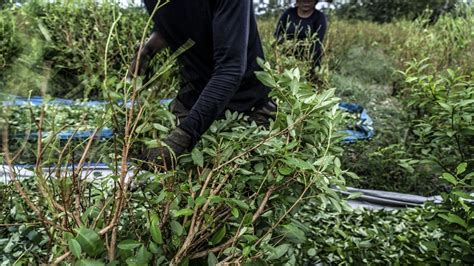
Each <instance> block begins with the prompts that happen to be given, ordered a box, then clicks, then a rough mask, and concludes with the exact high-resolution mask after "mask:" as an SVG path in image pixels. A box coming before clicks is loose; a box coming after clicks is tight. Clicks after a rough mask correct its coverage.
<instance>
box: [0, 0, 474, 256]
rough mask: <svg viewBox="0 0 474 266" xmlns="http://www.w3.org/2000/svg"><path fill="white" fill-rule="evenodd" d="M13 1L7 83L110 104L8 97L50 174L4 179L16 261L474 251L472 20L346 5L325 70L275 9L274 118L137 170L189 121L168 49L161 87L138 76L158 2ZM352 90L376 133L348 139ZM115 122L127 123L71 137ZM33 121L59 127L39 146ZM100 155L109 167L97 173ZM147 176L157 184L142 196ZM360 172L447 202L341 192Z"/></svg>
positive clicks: (38, 167) (268, 28)
mask: <svg viewBox="0 0 474 266" xmlns="http://www.w3.org/2000/svg"><path fill="white" fill-rule="evenodd" d="M386 2H387V1H385V3H386ZM388 2H390V1H388ZM412 2H416V1H412ZM420 2H421V1H420ZM0 12H1V13H0V27H1V29H2V31H1V32H0V34H1V37H2V38H1V39H0V43H1V44H2V45H1V46H0V51H1V53H0V86H2V91H1V92H2V93H13V94H21V95H25V96H28V95H30V91H31V94H32V95H38V94H42V95H56V96H61V97H68V98H76V97H77V98H80V99H79V100H78V103H80V102H81V101H82V99H83V98H91V97H92V98H101V99H103V100H104V101H107V102H108V104H107V105H104V106H103V107H99V108H88V107H81V106H80V105H77V106H72V107H60V106H54V105H45V106H39V107H33V106H23V107H13V106H9V107H3V109H2V113H1V115H0V128H1V129H3V130H5V129H7V128H8V134H4V135H3V136H4V137H3V138H2V144H4V145H3V146H4V147H3V150H2V154H1V156H0V162H1V163H2V164H7V165H8V164H9V163H10V164H16V163H28V164H32V166H31V168H29V169H28V170H30V174H33V175H34V178H31V179H27V180H18V181H19V182H11V183H10V184H2V185H1V186H0V192H1V193H0V201H1V202H2V203H5V204H2V205H1V206H0V250H1V251H2V252H0V261H2V263H3V264H5V265H11V264H15V263H16V264H17V265H30V264H39V263H53V262H62V263H63V264H64V263H77V264H78V265H93V264H94V263H96V264H97V265H99V264H100V265H102V264H104V263H107V262H109V263H111V264H117V265H122V264H129V265H143V264H149V263H155V264H156V265H160V264H163V263H169V262H173V263H178V262H182V263H183V264H186V263H191V264H192V263H201V264H206V263H208V264H209V265H215V264H216V262H217V261H227V262H231V261H237V262H250V261H254V262H257V263H260V264H264V263H268V264H283V263H289V264H295V265H300V264H303V263H313V262H324V263H344V262H346V263H361V264H362V263H363V264H381V263H394V264H397V263H400V264H413V263H422V264H423V263H427V264H439V263H445V264H450V263H458V264H460V263H465V264H470V263H472V262H473V254H474V251H473V250H472V247H473V246H474V243H473V242H474V237H473V235H474V234H473V233H474V231H473V228H474V221H473V211H472V205H471V204H470V203H469V202H468V201H467V200H472V199H473V198H472V195H470V194H469V193H472V191H473V185H474V183H473V177H474V175H473V174H472V173H473V167H474V166H473V163H474V162H473V157H472V155H473V154H474V151H473V145H472V143H473V130H474V129H473V127H472V116H473V115H474V110H473V106H474V105H473V101H474V99H473V97H474V83H473V71H474V66H473V65H472V62H473V61H474V41H473V40H474V30H473V27H474V21H473V18H472V16H459V17H451V16H445V17H442V18H441V19H440V20H439V21H438V23H437V24H435V25H433V26H430V27H426V26H425V25H424V24H425V21H424V20H423V19H420V20H416V21H406V20H401V21H398V22H395V23H387V24H375V23H371V22H367V21H347V20H344V19H339V18H337V17H334V18H331V26H330V32H329V34H328V38H327V40H326V49H325V50H326V56H325V60H324V63H323V67H322V68H321V69H320V70H318V72H317V73H310V72H309V70H310V68H309V67H308V62H306V61H304V60H299V59H297V58H295V57H293V56H291V49H292V44H291V43H286V44H283V45H280V46H275V42H274V39H273V36H272V35H273V30H274V18H266V19H265V20H264V21H259V25H260V27H261V34H262V37H263V39H264V45H265V50H266V56H267V58H266V60H267V61H266V63H263V62H261V63H262V66H263V68H264V71H262V72H261V73H259V74H258V77H259V78H260V79H261V80H262V82H264V83H265V84H266V85H268V86H269V87H272V88H273V95H272V96H273V97H274V98H275V99H276V101H277V102H278V105H279V112H278V115H277V119H276V121H274V122H273V123H272V125H271V127H270V128H269V129H264V128H259V127H257V126H256V125H255V124H249V123H248V122H247V121H246V118H245V117H243V116H242V115H239V114H236V113H235V114H232V113H229V112H228V113H226V118H225V119H223V120H220V121H218V122H216V123H215V124H214V125H213V126H212V127H211V129H210V130H209V131H208V132H207V133H206V135H205V136H204V138H203V140H202V141H201V142H200V143H199V144H198V146H197V147H196V148H195V149H194V150H193V151H192V152H191V153H190V154H187V155H184V156H182V157H181V158H180V166H179V167H178V169H176V170H174V171H167V172H137V170H136V167H135V166H136V165H137V164H139V162H136V161H132V163H131V164H128V163H127V162H128V161H129V160H128V159H130V158H131V157H132V156H129V154H130V153H136V152H139V151H140V149H141V148H143V146H149V147H153V146H159V145H162V143H161V142H160V141H159V137H163V136H165V135H166V134H167V133H168V132H169V130H170V129H171V128H172V127H174V118H173V116H172V115H171V114H170V113H169V112H168V111H167V110H166V107H165V106H163V105H160V104H159V103H158V100H159V99H162V98H168V97H170V96H173V95H174V93H175V92H176V90H177V89H178V88H179V79H178V78H177V76H176V71H175V70H176V64H175V62H174V56H173V55H169V54H165V55H164V56H162V57H159V58H157V64H154V65H153V71H151V72H150V73H156V74H154V75H153V76H152V75H150V76H149V77H148V78H149V79H148V80H151V82H144V81H143V80H136V81H135V82H133V83H132V84H127V83H124V82H122V77H123V74H124V73H125V70H126V68H127V65H128V61H129V59H130V58H131V55H132V54H133V52H134V47H135V46H136V44H138V43H139V42H140V39H141V38H142V35H143V34H144V33H145V34H146V33H147V31H146V30H145V27H146V26H145V25H146V23H147V20H146V18H147V16H146V15H145V13H144V12H143V11H142V10H122V9H120V8H118V7H117V6H115V5H111V4H104V5H95V4H93V3H90V2H88V3H84V4H72V3H71V4H67V5H62V4H40V3H37V2H31V3H29V4H26V5H24V6H23V7H21V8H19V7H8V8H4V9H3V10H1V11H0ZM315 77H316V78H315ZM336 96H337V97H336ZM48 97H49V96H48ZM48 97H47V98H48ZM339 98H342V99H343V100H345V101H355V102H358V103H360V104H362V105H364V106H365V107H366V108H367V109H368V110H369V112H370V114H371V115H372V116H373V118H374V120H375V123H376V129H377V136H376V137H375V139H374V140H372V141H371V142H363V143H357V144H354V145H351V146H344V147H341V146H340V144H338V141H339V140H340V139H341V138H342V136H340V134H338V133H337V129H339V128H340V127H341V126H342V125H341V121H343V120H342V118H343V116H342V114H340V113H339V112H338V111H337V108H336V105H337V102H338V101H339ZM124 103H128V104H124ZM130 103H132V104H130ZM126 106H128V107H127V108H126ZM104 127H110V128H113V129H114V130H115V132H116V136H115V137H114V138H113V139H111V140H109V141H98V140H93V138H91V139H86V140H82V141H72V140H66V141H64V140H63V141H60V140H58V139H57V138H55V137H54V136H55V134H56V133H58V131H60V130H64V129H68V130H72V131H75V130H93V131H94V130H96V129H97V130H100V129H102V128H104ZM30 132H42V134H43V133H46V132H48V133H49V134H44V135H43V136H42V137H41V138H40V139H39V140H38V139H36V138H32V139H31V140H30V141H25V140H26V137H27V135H28V134H29V133H30ZM5 136H7V137H5ZM7 144H8V145H7ZM5 147H8V150H6V149H5ZM339 157H340V158H341V159H339ZM94 161H102V162H105V163H106V164H107V167H108V168H109V170H111V172H110V174H107V175H105V176H95V174H93V173H92V174H91V173H89V172H88V171H86V170H85V169H83V166H84V165H85V164H86V162H94ZM71 163H72V164H73V165H74V170H69V171H67V170H65V169H63V168H61V167H59V166H60V165H64V164H71ZM344 169H348V170H349V171H352V172H355V173H357V174H358V175H359V177H357V176H355V175H354V174H352V173H350V172H348V171H346V170H344ZM7 172H8V167H7ZM127 173H129V174H127ZM18 174H19V175H18V176H16V175H15V174H12V173H10V174H9V175H10V178H12V177H13V178H14V177H18V178H20V179H21V177H22V176H21V173H18ZM82 175H85V176H88V177H89V178H84V179H81V178H80V177H81V176H82ZM91 175H93V176H91ZM344 179H345V180H344ZM131 180H134V182H139V181H147V182H148V185H147V186H146V187H145V188H143V189H139V190H138V191H135V192H130V190H129V188H130V186H131ZM20 181H21V182H20ZM346 182H347V183H348V184H349V185H354V186H362V187H366V188H376V189H388V190H397V191H402V192H415V193H422V194H434V193H438V194H439V193H441V194H442V196H443V199H444V204H443V205H437V206H427V207H424V208H421V209H411V210H406V211H394V212H382V211H378V212H371V211H365V210H351V209H350V208H349V207H348V206H347V205H346V203H345V201H344V200H343V199H341V198H340V197H339V195H338V194H336V193H335V192H334V191H333V190H331V189H330V187H331V186H339V187H342V188H344V186H345V184H346ZM354 196H356V195H354Z"/></svg>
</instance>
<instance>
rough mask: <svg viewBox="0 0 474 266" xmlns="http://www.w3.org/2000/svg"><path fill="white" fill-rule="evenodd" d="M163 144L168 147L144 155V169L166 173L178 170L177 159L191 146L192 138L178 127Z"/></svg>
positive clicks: (151, 150)
mask: <svg viewBox="0 0 474 266" xmlns="http://www.w3.org/2000/svg"><path fill="white" fill-rule="evenodd" d="M163 142H164V143H165V144H166V146H167V147H160V148H153V149H149V150H147V151H146V152H145V153H144V154H143V161H144V164H143V165H142V169H144V170H147V171H152V170H155V169H160V170H165V171H166V170H170V169H174V168H176V164H177V158H178V157H179V156H181V155H183V154H184V153H185V152H186V151H187V150H188V149H189V148H190V146H191V136H190V135H189V134H188V133H187V132H185V131H184V130H182V129H181V128H179V127H178V128H176V129H174V130H173V131H172V132H171V133H170V135H168V137H167V138H166V139H165V140H164V141H163Z"/></svg>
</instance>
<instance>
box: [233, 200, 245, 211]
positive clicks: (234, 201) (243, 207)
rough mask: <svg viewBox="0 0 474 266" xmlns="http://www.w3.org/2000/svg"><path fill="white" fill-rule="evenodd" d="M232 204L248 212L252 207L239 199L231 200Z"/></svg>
mask: <svg viewBox="0 0 474 266" xmlns="http://www.w3.org/2000/svg"><path fill="white" fill-rule="evenodd" d="M230 201H231V202H232V203H234V204H235V205H237V206H239V207H240V208H242V209H244V210H248V209H249V208H250V207H249V205H248V204H247V203H245V202H243V201H241V200H238V199H231V200H230Z"/></svg>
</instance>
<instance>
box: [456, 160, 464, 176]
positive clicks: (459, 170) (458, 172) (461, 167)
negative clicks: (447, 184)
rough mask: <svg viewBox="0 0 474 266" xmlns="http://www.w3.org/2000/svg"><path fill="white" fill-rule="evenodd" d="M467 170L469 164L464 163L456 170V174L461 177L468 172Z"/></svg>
mask: <svg viewBox="0 0 474 266" xmlns="http://www.w3.org/2000/svg"><path fill="white" fill-rule="evenodd" d="M466 168H467V163H462V164H460V165H458V167H457V168H456V174H458V175H460V174H462V173H464V172H466Z"/></svg>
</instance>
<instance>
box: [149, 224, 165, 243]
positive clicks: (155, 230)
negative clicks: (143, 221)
mask: <svg viewBox="0 0 474 266" xmlns="http://www.w3.org/2000/svg"><path fill="white" fill-rule="evenodd" d="M150 234H151V238H152V239H153V241H154V242H155V243H156V244H158V245H162V244H163V235H162V234H161V229H160V226H159V224H158V222H157V221H155V220H152V222H151V224H150Z"/></svg>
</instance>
